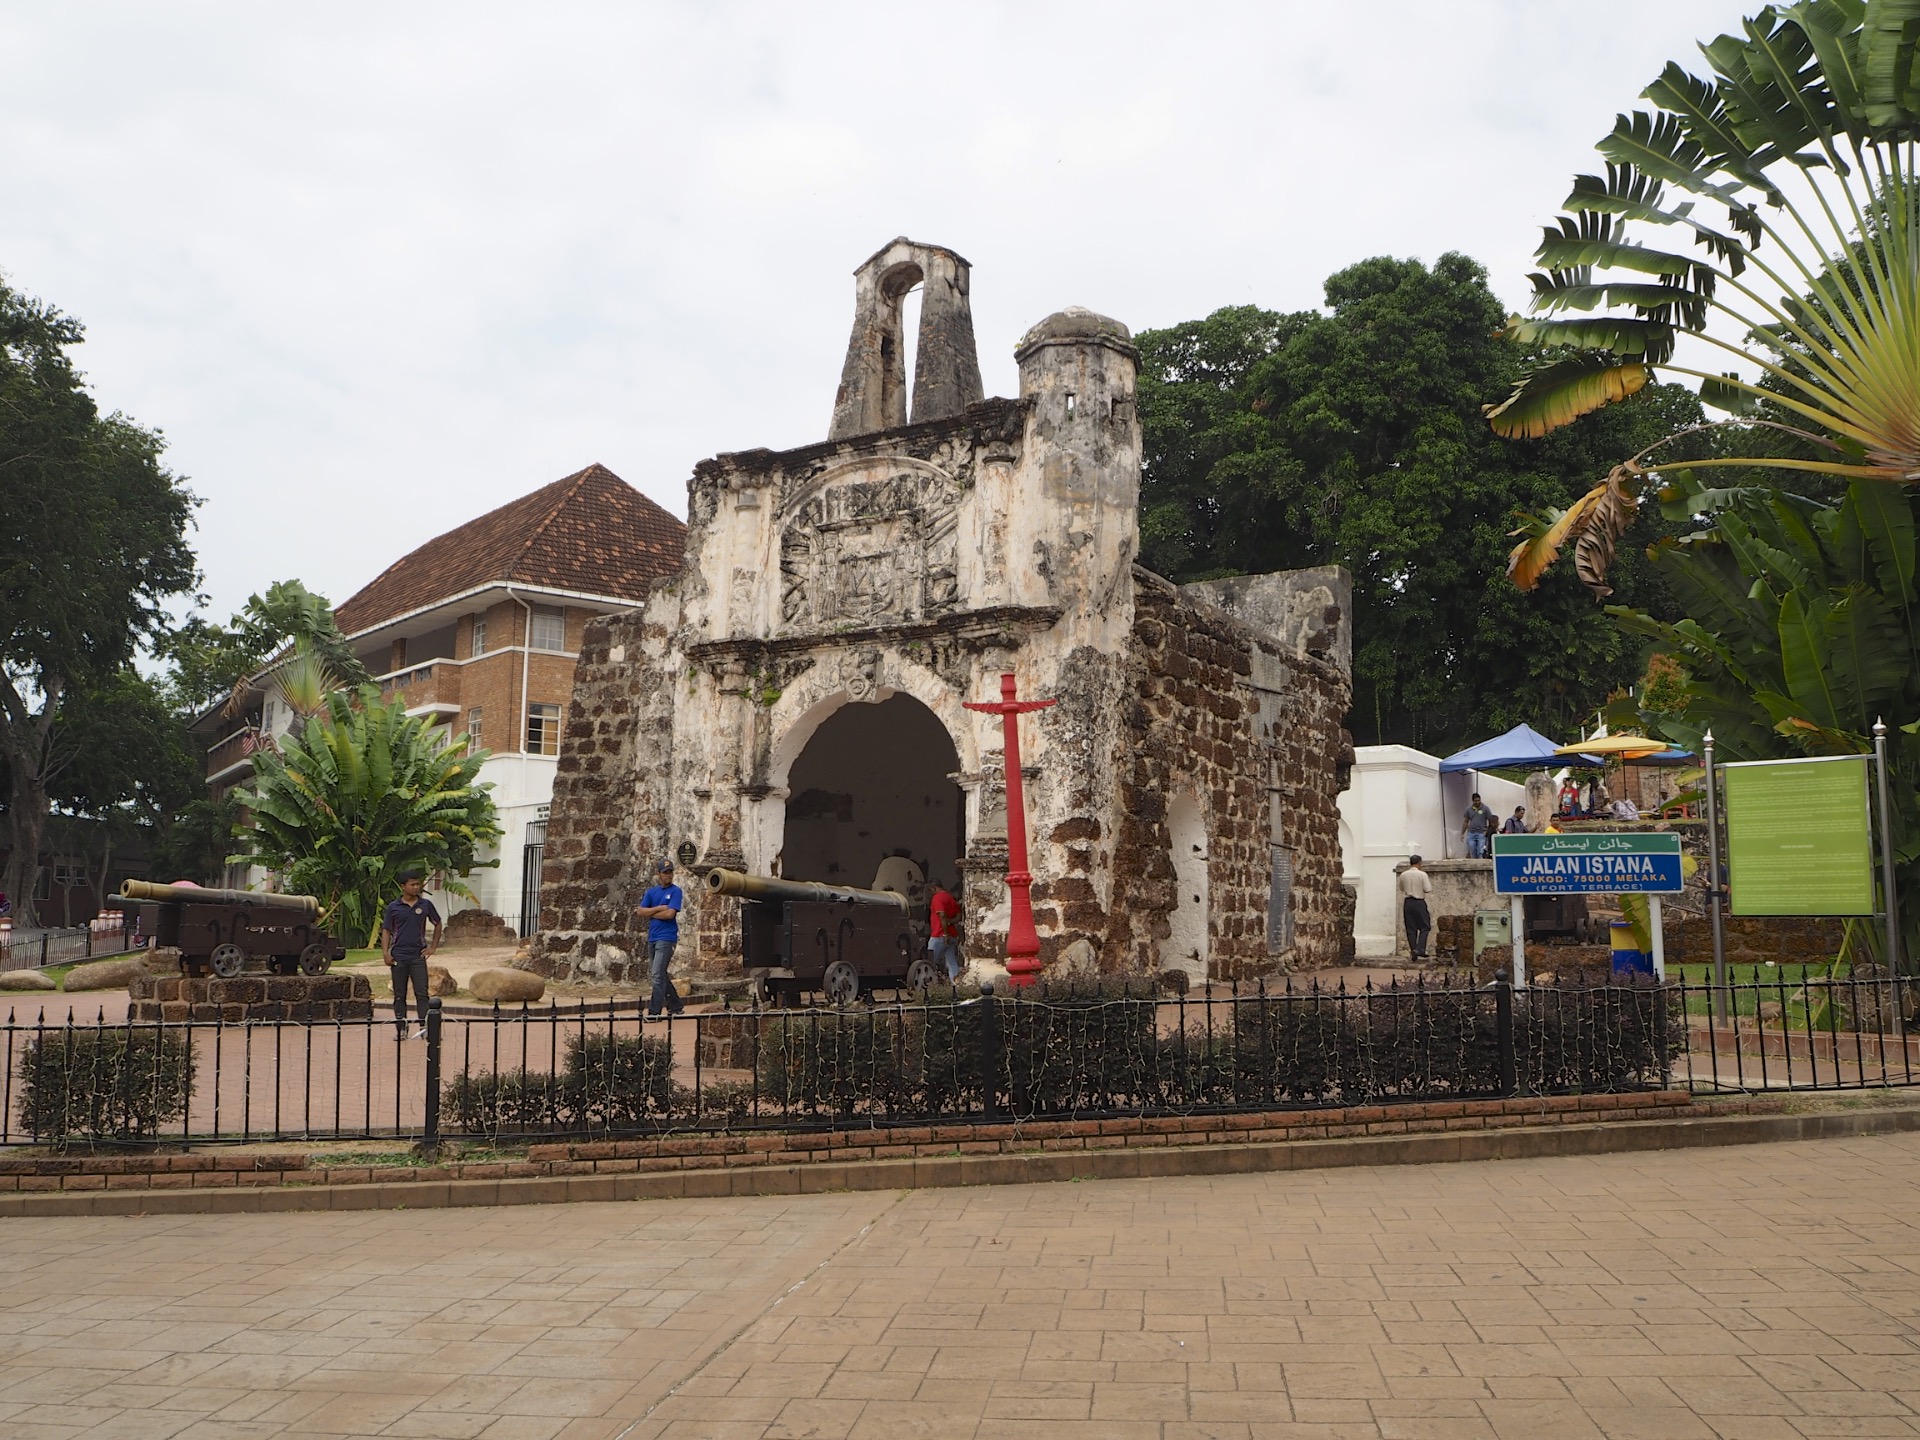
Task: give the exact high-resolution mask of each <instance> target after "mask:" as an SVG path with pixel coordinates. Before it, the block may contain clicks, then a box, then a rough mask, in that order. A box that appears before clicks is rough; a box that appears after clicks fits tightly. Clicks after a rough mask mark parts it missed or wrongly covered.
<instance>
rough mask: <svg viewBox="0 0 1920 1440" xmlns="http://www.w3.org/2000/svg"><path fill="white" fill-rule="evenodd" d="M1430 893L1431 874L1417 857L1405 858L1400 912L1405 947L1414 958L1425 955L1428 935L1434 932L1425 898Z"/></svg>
mask: <svg viewBox="0 0 1920 1440" xmlns="http://www.w3.org/2000/svg"><path fill="white" fill-rule="evenodd" d="M1431 894H1433V877H1432V876H1430V875H1428V874H1427V872H1426V871H1424V870H1422V869H1421V868H1420V857H1419V856H1418V855H1414V856H1411V857H1409V859H1408V860H1407V868H1406V869H1405V870H1402V871H1401V872H1400V897H1401V898H1400V915H1401V918H1402V919H1403V920H1405V921H1406V926H1407V949H1408V951H1409V952H1410V953H1411V954H1412V955H1413V958H1414V959H1416V960H1424V959H1426V958H1427V936H1428V935H1430V934H1432V933H1433V912H1432V911H1431V910H1429V909H1428V908H1427V897H1428V896H1429V895H1431Z"/></svg>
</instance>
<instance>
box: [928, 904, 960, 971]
mask: <svg viewBox="0 0 1920 1440" xmlns="http://www.w3.org/2000/svg"><path fill="white" fill-rule="evenodd" d="M927 919H928V921H929V922H930V924H929V936H928V939H927V954H929V955H931V956H932V957H933V958H934V959H935V960H939V961H943V962H944V963H945V964H946V967H947V979H948V981H949V982H951V981H957V980H958V979H959V978H960V971H961V968H962V966H961V963H960V902H959V901H958V900H956V899H954V898H953V893H952V892H951V891H950V890H948V889H947V887H946V886H944V885H935V886H934V887H933V899H932V900H931V901H929V902H928V904H927Z"/></svg>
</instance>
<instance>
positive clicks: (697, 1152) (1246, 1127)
mask: <svg viewBox="0 0 1920 1440" xmlns="http://www.w3.org/2000/svg"><path fill="white" fill-rule="evenodd" d="M1761 1103H1762V1105H1763V1106H1764V1104H1765V1103H1766V1102H1761ZM1755 1108H1756V1104H1755V1102H1753V1101H1750V1100H1748V1099H1747V1098H1745V1097H1739V1098H1733V1099H1726V1100H1711V1101H1696V1100H1694V1099H1693V1098H1692V1097H1691V1096H1689V1095H1688V1094H1687V1093H1686V1092H1685V1091H1683V1090H1652V1091H1639V1092H1635V1093H1631V1094H1622V1095H1554V1096H1544V1097H1532V1098H1526V1099H1512V1100H1466V1101H1459V1100H1456V1101H1447V1102H1440V1103H1429V1104H1406V1105H1359V1106H1348V1107H1346V1108H1344V1109H1331V1110H1274V1111H1261V1112H1253V1113H1248V1114H1237V1115H1185V1116H1178V1115H1177V1116H1166V1117H1156V1118H1152V1119H1140V1118H1134V1119H1123V1120H1037V1121H1026V1122H1014V1123H1005V1124H959V1125H918V1126H899V1127H894V1128H889V1129H873V1128H862V1129H848V1130H820V1131H811V1132H798V1133H790V1132H752V1133H746V1134H719V1135H662V1136H657V1137H651V1138H646V1139H632V1140H598V1141H577V1142H571V1143H566V1144H553V1145H533V1146H530V1147H529V1148H528V1150H527V1155H526V1158H525V1159H524V1160H487V1161H472V1160H468V1161H453V1162H449V1163H446V1164H441V1165H328V1164H325V1163H316V1160H315V1158H314V1157H309V1156H307V1155H301V1154H253V1155H234V1154H217V1153H216V1154H179V1155H83V1156H38V1155H32V1156H17V1157H6V1158H0V1193H4V1192H8V1191H60V1190H185V1189H205V1188H213V1187H221V1188H230V1187H233V1186H276V1185H302V1186H309V1185H365V1184H370V1183H372V1182H374V1181H380V1182H382V1183H390V1182H407V1181H427V1180H508V1179H537V1178H544V1177H560V1176H569V1175H605V1174H622V1173H636V1172H647V1171H661V1170H723V1169H731V1168H737V1167H740V1166H754V1165H795V1164H809V1163H841V1162H847V1161H855V1160H887V1159H903V1158H918V1157H929V1156H942V1155H1016V1154H1023V1153H1029V1152H1035V1151H1062V1150H1064V1151H1090V1150H1125V1149H1137V1148H1140V1147H1161V1148H1164V1147H1169V1146H1199V1145H1232V1144H1242V1143H1248V1142H1253V1141H1259V1142H1263V1143H1273V1142H1276V1141H1293V1140H1328V1139H1341V1138H1348V1137H1356V1136H1377V1135H1408V1134H1423V1133H1439V1132H1459V1131H1484V1130H1507V1129H1515V1128H1519V1127H1523V1126H1524V1127H1538V1126H1543V1125H1544V1126H1565V1125H1590V1124H1594V1123H1596V1122H1603V1121H1624V1120H1671V1119H1678V1118H1684V1117H1692V1116H1711V1115H1730V1114H1746V1113H1751V1112H1752V1111H1753V1110H1754V1109H1755Z"/></svg>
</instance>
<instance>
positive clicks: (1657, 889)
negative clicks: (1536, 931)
mask: <svg viewBox="0 0 1920 1440" xmlns="http://www.w3.org/2000/svg"><path fill="white" fill-rule="evenodd" d="M1682 883H1683V877H1682V875H1681V873H1680V837H1679V836H1678V835H1674V834H1671V833H1651V832H1641V833H1636V834H1624V833H1601V832H1593V833H1589V834H1580V835H1496V836H1494V837H1493V888H1494V890H1495V892H1496V893H1498V894H1501V895H1594V894H1603V895H1627V894H1638V895H1671V894H1675V893H1677V892H1678V891H1679V890H1680V888H1681V885H1682Z"/></svg>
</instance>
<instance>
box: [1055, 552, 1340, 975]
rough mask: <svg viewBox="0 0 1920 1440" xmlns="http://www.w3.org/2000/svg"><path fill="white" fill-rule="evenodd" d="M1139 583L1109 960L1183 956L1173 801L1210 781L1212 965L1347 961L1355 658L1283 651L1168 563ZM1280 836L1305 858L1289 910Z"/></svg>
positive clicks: (1119, 966)
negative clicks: (1273, 905)
mask: <svg viewBox="0 0 1920 1440" xmlns="http://www.w3.org/2000/svg"><path fill="white" fill-rule="evenodd" d="M1134 586H1135V591H1134V604H1135V622H1134V642H1135V644H1134V656H1133V666H1132V669H1131V672H1130V674H1129V676H1128V680H1129V684H1130V687H1131V694H1130V697H1129V705H1128V709H1127V712H1126V717H1125V736H1124V745H1123V750H1122V756H1123V767H1122V775H1123V777H1124V778H1123V781H1122V786H1121V805H1120V813H1119V815H1118V817H1117V834H1116V836H1115V842H1114V845H1113V852H1112V862H1111V863H1112V868H1113V875H1114V879H1113V887H1114V900H1113V914H1112V916H1111V917H1110V918H1109V919H1108V923H1107V925H1106V935H1105V937H1104V944H1103V945H1102V947H1101V952H1100V953H1101V967H1102V968H1103V969H1105V970H1113V971H1147V972H1154V971H1157V970H1159V969H1161V968H1163V964H1164V963H1165V961H1166V960H1167V958H1168V957H1167V956H1165V955H1164V954H1163V946H1164V942H1166V940H1167V939H1168V936H1169V934H1170V931H1171V928H1172V916H1173V912H1174V910H1175V909H1176V906H1177V904H1178V897H1177V895H1176V892H1175V884H1174V882H1175V878H1176V877H1175V870H1174V862H1173V847H1174V844H1175V837H1174V835H1173V834H1172V833H1171V831H1170V829H1169V827H1168V823H1167V817H1168V803H1169V799H1170V797H1172V796H1173V795H1175V794H1177V793H1180V792H1182V791H1186V792H1188V793H1191V794H1195V795H1197V796H1198V798H1199V800H1200V803H1201V809H1202V811H1203V813H1204V815H1205V823H1206V842H1205V844H1206V849H1205V859H1206V871H1207V888H1206V892H1205V894H1206V900H1207V912H1208V913H1207V957H1206V958H1207V969H1208V973H1209V975H1210V977H1211V978H1214V979H1223V980H1232V979H1243V978H1248V977H1251V976H1255V975H1261V974H1266V973H1270V972H1272V971H1273V970H1275V969H1278V968H1283V967H1292V968H1302V969H1305V968H1314V967H1318V966H1323V965H1332V964H1337V963H1339V961H1340V959H1341V956H1342V954H1343V953H1344V951H1345V949H1346V946H1345V945H1344V944H1343V939H1348V940H1350V937H1351V934H1352V927H1351V924H1350V923H1348V924H1346V926H1345V929H1344V936H1343V927H1342V917H1343V915H1346V914H1347V913H1348V911H1347V900H1346V897H1345V895H1344V894H1343V887H1342V885H1341V880H1340V875H1341V864H1340V843H1339V820H1338V814H1337V811H1336V809H1335V800H1334V797H1335V796H1336V795H1337V794H1338V793H1339V790H1340V789H1341V788H1342V787H1343V786H1344V785H1345V783H1346V775H1345V769H1346V767H1348V766H1350V764H1351V759H1352V757H1351V746H1350V743H1349V742H1348V741H1347V739H1346V736H1345V732H1344V731H1343V730H1342V729H1341V727H1340V722H1341V719H1342V717H1343V716H1344V715H1345V714H1346V710H1347V707H1348V704H1349V700H1350V686H1349V682H1348V680H1347V678H1346V675H1345V672H1344V671H1343V670H1341V669H1340V667H1339V666H1338V665H1336V664H1334V663H1332V662H1331V661H1328V660H1324V659H1321V658H1318V657H1315V656H1310V655H1304V654H1298V653H1294V654H1287V655H1285V656H1284V657H1283V656H1282V655H1281V654H1280V653H1278V649H1279V642H1278V641H1277V639H1276V638H1275V637H1272V636H1262V635H1261V634H1260V633H1259V632H1256V631H1254V630H1252V629H1251V628H1249V627H1248V626H1246V625H1243V624H1241V623H1240V622H1239V621H1238V620H1236V619H1234V617H1232V616H1231V615H1229V614H1227V613H1226V612H1225V611H1223V610H1219V609H1216V608H1214V607H1213V606H1211V605H1203V604H1196V603H1194V602H1193V601H1191V600H1188V599H1186V598H1184V597H1183V596H1182V595H1181V593H1180V591H1179V590H1178V589H1177V588H1176V587H1175V586H1173V585H1172V584H1170V583H1168V582H1167V581H1165V580H1162V579H1161V578H1160V577H1159V576H1157V575H1153V574H1150V573H1149V572H1147V571H1144V570H1139V571H1136V572H1135V576H1134ZM1087 838H1088V839H1090V840H1097V839H1099V838H1100V837H1099V835H1098V834H1091V835H1089V836H1087ZM1276 847H1277V849H1278V850H1279V851H1280V852H1281V853H1282V857H1283V859H1284V862H1285V863H1287V864H1289V865H1290V866H1291V871H1292V886H1291V898H1290V901H1288V902H1286V903H1287V905H1288V906H1289V907H1290V909H1291V915H1290V917H1289V916H1287V915H1286V914H1284V913H1283V914H1281V915H1280V916H1278V917H1276V916H1275V915H1274V914H1273V913H1271V912H1270V907H1269V901H1270V899H1271V898H1272V896H1273V894H1274V890H1275V885H1274V878H1275V877H1274V869H1275V860H1276V856H1275V850H1276ZM1090 859H1091V856H1090V852H1089V854H1088V855H1087V857H1086V859H1085V860H1083V861H1082V863H1088V862H1089V861H1090ZM1089 918H1091V917H1089ZM1276 919H1277V922H1278V923H1276Z"/></svg>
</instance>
